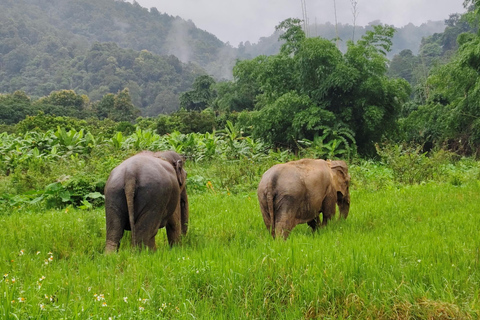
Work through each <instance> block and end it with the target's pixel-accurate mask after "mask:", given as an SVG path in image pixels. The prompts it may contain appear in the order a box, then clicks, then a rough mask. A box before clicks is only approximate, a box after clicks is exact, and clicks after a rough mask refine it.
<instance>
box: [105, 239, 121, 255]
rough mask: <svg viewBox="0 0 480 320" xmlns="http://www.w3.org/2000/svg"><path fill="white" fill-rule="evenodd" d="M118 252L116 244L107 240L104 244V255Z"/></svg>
mask: <svg viewBox="0 0 480 320" xmlns="http://www.w3.org/2000/svg"><path fill="white" fill-rule="evenodd" d="M117 250H118V243H116V242H114V241H111V240H107V242H106V243H105V253H112V252H117Z"/></svg>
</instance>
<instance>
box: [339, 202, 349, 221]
mask: <svg viewBox="0 0 480 320" xmlns="http://www.w3.org/2000/svg"><path fill="white" fill-rule="evenodd" d="M338 209H339V211H340V216H341V217H342V218H344V219H346V218H347V217H348V212H349V211H350V201H347V200H346V199H343V200H342V201H340V202H339V203H338Z"/></svg>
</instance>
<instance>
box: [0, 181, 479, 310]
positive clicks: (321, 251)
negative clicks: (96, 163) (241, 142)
mask: <svg viewBox="0 0 480 320" xmlns="http://www.w3.org/2000/svg"><path fill="white" fill-rule="evenodd" d="M215 192H216V191H215V190H210V189H209V190H207V191H206V192H203V193H198V194H193V195H191V196H190V205H191V212H190V229H189V233H188V235H187V236H186V237H185V238H184V239H183V241H182V244H181V245H179V246H176V247H174V248H172V249H170V248H169V247H168V245H167V239H166V235H165V231H164V230H163V229H162V230H160V232H159V234H158V235H157V246H158V250H157V251H156V252H149V251H147V250H145V251H142V252H137V251H135V250H132V249H131V248H130V243H129V233H128V232H126V236H125V237H124V239H123V240H122V244H121V248H120V250H119V252H118V253H117V254H113V255H108V256H107V255H104V254H103V246H104V241H105V240H104V237H105V225H104V224H105V218H104V211H103V209H101V208H100V209H96V210H92V211H84V210H77V209H70V208H69V209H62V210H44V209H43V208H42V207H38V208H29V209H22V208H17V209H12V210H11V211H9V212H7V213H5V214H3V215H0V223H1V225H2V228H1V229H0V239H1V243H2V245H1V246H0V272H1V273H2V275H4V276H3V277H0V297H1V303H0V318H3V319H15V318H19V319H25V318H29V317H30V318H39V319H42V318H43V319H52V318H55V319H58V318H64V319H87V318H92V319H108V318H112V319H119V318H120V319H131V318H142V319H148V318H160V319H313V318H318V319H477V318H479V317H480V302H479V294H480V292H479V291H480V265H479V259H480V235H479V231H478V230H479V229H480V215H479V214H478V208H479V204H480V183H479V182H478V181H473V182H470V183H464V184H462V185H460V186H454V185H452V184H447V183H442V184H436V183H427V184H423V185H415V186H405V187H400V188H388V189H383V190H379V191H372V190H354V191H353V192H352V195H351V198H352V207H351V211H350V215H349V217H348V219H347V220H343V221H342V220H336V221H333V222H332V223H331V224H329V225H328V226H327V227H326V228H323V229H320V230H319V231H318V232H316V233H314V234H313V233H312V232H311V231H310V229H309V228H308V227H307V226H306V225H299V226H297V227H296V228H295V229H294V231H293V232H292V233H291V235H290V237H289V238H288V240H287V241H283V240H280V239H277V240H273V239H272V238H271V236H270V234H269V232H268V231H267V230H266V228H265V226H264V224H263V220H262V218H261V214H260V210H259V207H258V202H257V199H256V195H255V193H253V192H250V193H242V194H236V195H229V194H228V193H226V192H222V193H215Z"/></svg>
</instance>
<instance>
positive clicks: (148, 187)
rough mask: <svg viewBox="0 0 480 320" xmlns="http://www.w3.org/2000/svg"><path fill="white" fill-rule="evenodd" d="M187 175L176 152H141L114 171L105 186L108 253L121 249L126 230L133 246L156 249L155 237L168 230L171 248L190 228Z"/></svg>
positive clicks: (181, 159) (106, 249) (106, 247)
mask: <svg viewBox="0 0 480 320" xmlns="http://www.w3.org/2000/svg"><path fill="white" fill-rule="evenodd" d="M186 177H187V173H186V172H185V170H184V158H183V157H181V156H180V155H179V154H177V153H175V152H173V151H164V152H155V153H154V152H150V151H143V152H140V153H138V154H136V155H134V156H132V157H130V158H128V159H127V160H125V161H124V162H122V163H121V164H120V165H118V166H117V167H116V168H115V169H113V170H112V172H111V173H110V176H109V178H108V180H107V183H106V185H105V216H106V228H107V237H106V238H107V239H106V244H105V252H112V251H116V250H118V247H119V244H120V239H121V238H122V236H123V233H124V230H131V231H132V245H138V246H143V245H144V246H147V247H149V248H150V249H152V250H155V249H156V246H155V235H156V234H157V232H158V229H160V228H163V227H165V228H166V230H167V238H168V243H169V244H170V246H172V245H174V244H175V243H177V242H178V241H179V240H180V236H181V235H182V234H186V233H187V228H188V198H187V191H186V188H185V186H186Z"/></svg>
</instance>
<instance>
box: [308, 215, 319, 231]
mask: <svg viewBox="0 0 480 320" xmlns="http://www.w3.org/2000/svg"><path fill="white" fill-rule="evenodd" d="M320 223H321V222H320V217H316V218H315V219H312V220H310V221H308V222H307V224H308V225H309V226H310V228H312V231H313V232H315V231H316V230H317V229H318V227H319V226H320Z"/></svg>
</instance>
